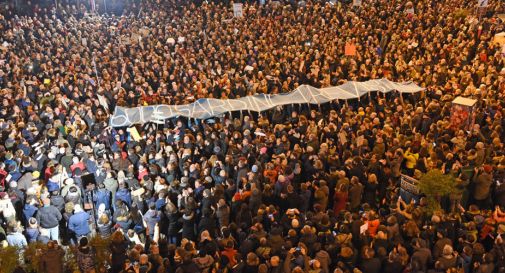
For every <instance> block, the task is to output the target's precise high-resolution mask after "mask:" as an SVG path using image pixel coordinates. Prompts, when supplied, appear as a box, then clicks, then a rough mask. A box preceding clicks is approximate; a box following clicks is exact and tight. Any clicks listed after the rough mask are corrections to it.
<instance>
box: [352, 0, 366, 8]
mask: <svg viewBox="0 0 505 273" xmlns="http://www.w3.org/2000/svg"><path fill="white" fill-rule="evenodd" d="M362 4H363V3H362V0H352V6H353V7H361V5H362Z"/></svg>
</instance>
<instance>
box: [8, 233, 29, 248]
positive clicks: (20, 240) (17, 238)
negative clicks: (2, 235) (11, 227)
mask: <svg viewBox="0 0 505 273" xmlns="http://www.w3.org/2000/svg"><path fill="white" fill-rule="evenodd" d="M7 243H9V245H10V246H17V247H25V246H27V245H28V243H27V242H26V238H25V236H23V234H21V233H19V232H15V233H9V235H7Z"/></svg>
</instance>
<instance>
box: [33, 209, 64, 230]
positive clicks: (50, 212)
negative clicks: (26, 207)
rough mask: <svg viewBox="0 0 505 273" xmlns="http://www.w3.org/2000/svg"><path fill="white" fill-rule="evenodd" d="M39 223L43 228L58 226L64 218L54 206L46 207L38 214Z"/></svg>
mask: <svg viewBox="0 0 505 273" xmlns="http://www.w3.org/2000/svg"><path fill="white" fill-rule="evenodd" d="M36 218H37V222H38V223H39V225H40V226H41V227H43V228H53V227H56V226H58V224H59V223H60V220H61V218H62V216H61V213H60V211H59V210H58V209H57V208H56V207H54V206H44V207H42V208H40V209H39V210H38V212H37V217H36Z"/></svg>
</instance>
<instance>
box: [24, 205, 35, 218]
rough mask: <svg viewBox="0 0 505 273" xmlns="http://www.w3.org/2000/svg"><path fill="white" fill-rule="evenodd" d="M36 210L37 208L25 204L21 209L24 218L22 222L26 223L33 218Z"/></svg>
mask: <svg viewBox="0 0 505 273" xmlns="http://www.w3.org/2000/svg"><path fill="white" fill-rule="evenodd" d="M37 210H38V208H37V207H35V206H33V205H30V204H25V206H24V207H23V216H24V217H25V218H24V220H25V221H26V222H28V220H29V219H30V218H31V217H34V215H35V214H36V213H37Z"/></svg>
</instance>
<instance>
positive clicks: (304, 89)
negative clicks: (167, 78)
mask: <svg viewBox="0 0 505 273" xmlns="http://www.w3.org/2000/svg"><path fill="white" fill-rule="evenodd" d="M393 90H397V91H398V92H401V93H410V94H412V93H416V92H419V91H422V90H424V88H422V87H419V86H418V85H416V84H414V83H411V82H409V83H396V82H392V81H389V80H387V79H380V80H370V81H366V82H354V81H349V82H346V83H345V84H342V85H340V86H332V87H327V88H322V89H318V88H315V87H312V86H309V85H301V86H300V87H298V88H297V89H295V90H293V91H291V92H289V93H284V94H277V95H270V94H259V95H254V96H247V97H243V98H240V99H228V100H220V99H199V100H197V101H195V102H193V103H191V104H184V105H150V106H140V107H134V108H125V107H119V106H118V107H116V109H115V110H114V114H113V115H112V117H111V119H110V122H109V123H110V125H111V126H112V127H123V126H130V125H133V124H143V123H146V122H163V120H165V119H168V118H172V117H179V116H183V117H188V118H196V119H207V118H211V117H215V116H220V115H223V114H225V113H228V112H232V111H254V112H261V111H266V110H269V109H272V108H274V107H277V106H282V105H288V104H307V103H310V104H323V103H327V102H331V101H334V100H348V99H358V98H360V97H361V96H364V95H366V94H368V93H369V92H374V91H377V92H382V93H388V92H391V91H393Z"/></svg>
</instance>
